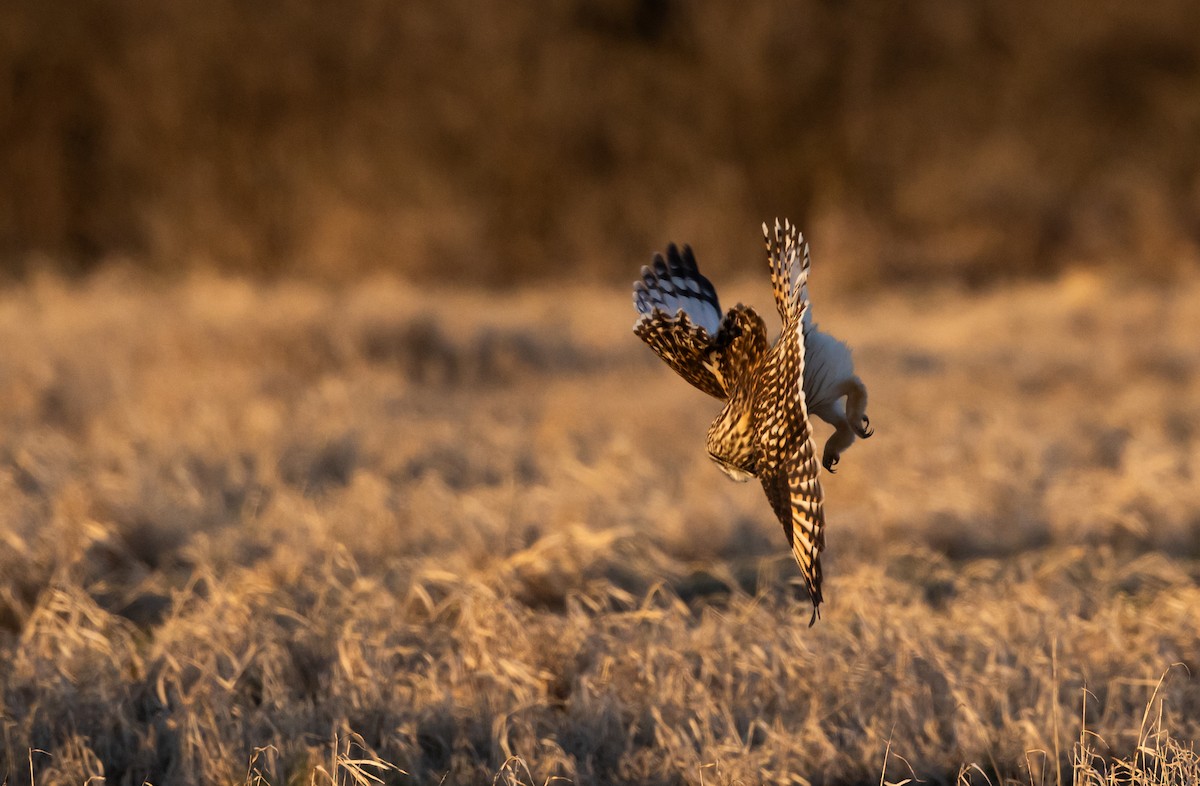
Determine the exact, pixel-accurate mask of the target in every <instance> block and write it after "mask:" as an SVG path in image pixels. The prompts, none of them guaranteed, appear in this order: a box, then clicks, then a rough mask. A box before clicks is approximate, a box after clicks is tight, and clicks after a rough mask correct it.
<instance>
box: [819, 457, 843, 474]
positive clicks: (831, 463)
mask: <svg viewBox="0 0 1200 786" xmlns="http://www.w3.org/2000/svg"><path fill="white" fill-rule="evenodd" d="M841 460H842V457H841V456H826V457H825V460H824V461H822V462H821V465H822V466H824V467H825V471H826V472H828V473H829V474H831V475H836V474H837V470H836V469H834V467H836V466H837V465H838V462H839V461H841Z"/></svg>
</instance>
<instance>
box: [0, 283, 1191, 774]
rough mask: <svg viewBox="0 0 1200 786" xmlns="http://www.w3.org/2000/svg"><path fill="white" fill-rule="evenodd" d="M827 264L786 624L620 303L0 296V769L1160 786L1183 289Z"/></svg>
mask: <svg viewBox="0 0 1200 786" xmlns="http://www.w3.org/2000/svg"><path fill="white" fill-rule="evenodd" d="M825 285H826V280H825V277H824V276H822V275H821V274H820V272H819V271H818V272H817V278H816V280H815V281H814V296H815V297H816V306H815V309H816V314H817V317H818V319H819V320H820V321H821V322H822V324H823V325H825V326H826V327H828V328H829V329H831V330H832V331H833V332H835V333H836V334H838V335H839V336H842V337H844V338H846V339H847V340H848V341H850V342H851V343H852V344H853V345H854V346H855V348H856V355H857V359H858V364H859V370H860V372H861V373H862V375H863V377H864V378H865V379H866V380H867V381H868V384H869V385H870V387H871V394H872V400H871V401H872V403H871V414H872V421H873V423H875V425H876V426H877V429H878V434H877V436H876V437H874V438H873V439H872V440H870V441H869V442H865V443H862V444H859V445H856V446H855V447H854V448H853V449H852V450H851V451H850V452H849V453H848V454H847V455H846V456H845V460H844V462H843V465H842V467H841V471H840V472H839V473H838V474H837V475H836V476H834V477H832V478H827V482H826V490H827V494H828V498H829V501H828V513H829V548H828V551H827V557H826V574H827V576H828V592H827V595H828V600H829V603H828V607H827V609H826V613H825V615H824V618H823V620H822V621H821V622H820V623H818V624H817V625H816V626H815V627H813V628H811V629H810V628H808V627H806V623H807V620H808V610H807V600H806V599H805V598H804V597H803V591H802V590H800V589H798V586H797V584H796V581H795V579H796V572H795V568H794V565H793V564H792V563H791V561H790V558H789V557H788V555H787V553H786V549H785V548H784V547H783V543H782V536H781V534H780V533H779V531H778V524H777V523H776V522H774V521H773V519H772V517H771V515H770V512H769V509H768V506H767V505H766V504H765V501H764V500H763V498H762V494H761V490H759V489H758V488H756V487H754V486H753V485H745V486H743V485H737V484H732V483H728V482H726V481H725V480H724V479H723V477H722V476H721V475H720V473H718V472H717V471H716V469H715V467H713V466H711V462H709V460H708V459H707V457H706V456H705V455H704V452H703V449H702V444H703V433H704V429H705V428H706V426H707V423H708V420H709V419H710V417H711V416H712V415H713V414H714V409H715V402H713V401H711V400H709V399H707V398H705V397H704V396H703V395H702V394H700V393H698V392H696V391H692V390H690V389H689V388H688V387H687V386H686V385H685V384H684V383H683V382H681V381H680V380H679V379H677V378H675V377H674V376H673V375H672V374H671V373H670V372H669V370H667V369H666V368H664V367H662V365H661V363H659V362H658V361H657V360H656V359H655V358H654V357H653V356H652V355H651V354H650V352H649V351H648V350H647V349H646V348H645V347H643V346H641V345H640V344H639V343H638V342H637V341H636V339H635V338H634V337H633V336H632V335H631V334H630V332H629V325H630V324H631V322H632V317H633V312H632V310H631V309H630V308H629V306H628V294H627V293H626V292H625V291H624V290H623V289H622V290H619V291H618V290H607V289H603V288H602V289H600V290H593V291H590V292H583V291H579V290H575V289H568V288H565V287H551V288H543V289H540V290H536V291H533V290H530V291H523V292H517V293H512V294H508V295H503V296H501V295H485V294H481V293H476V294H464V293H459V292H455V291H452V290H448V289H417V288H413V287H411V286H410V285H407V284H401V283H398V282H397V281H395V280H393V279H391V278H378V279H374V280H371V281H367V282H363V283H361V284H356V285H348V286H343V287H336V288H320V287H317V286H315V285H311V284H298V283H294V282H293V283H288V282H280V283H277V284H273V285H270V286H263V285H257V284H251V283H247V282H245V281H239V280H235V279H225V278H215V277H210V276H193V277H189V278H187V279H186V280H184V281H182V282H180V283H177V284H173V285H162V284H155V285H146V284H144V282H143V280H142V279H140V278H139V277H137V276H135V275H132V274H129V273H128V272H121V271H119V270H110V271H108V272H106V273H105V274H104V275H101V276H98V277H93V278H90V279H87V280H85V281H83V282H77V283H66V282H64V281H61V280H59V279H56V278H52V277H36V278H35V279H34V280H33V281H31V282H30V284H29V285H28V286H26V287H24V288H20V289H10V290H7V291H5V292H3V293H2V294H0V347H3V348H4V349H3V351H2V352H0V433H2V435H3V438H2V439H0V446H2V447H0V498H2V499H3V504H2V505H0V517H3V519H2V521H0V537H2V538H3V539H4V548H3V549H0V663H3V664H4V667H3V668H2V669H0V767H2V768H3V772H4V775H3V778H4V780H5V781H6V782H8V783H13V784H19V783H27V782H29V781H30V780H31V774H32V780H33V781H35V782H37V783H40V784H68V783H70V784H78V783H83V782H86V781H88V780H89V779H95V778H99V777H103V778H104V779H105V782H114V783H116V782H130V783H142V782H143V781H148V782H152V783H178V784H189V783H196V784H201V783H203V784H209V783H243V782H244V783H263V782H266V783H326V782H332V783H352V782H354V783H364V782H366V781H368V780H370V779H371V778H379V779H380V780H382V781H383V782H386V783H462V784H478V783H491V782H499V783H513V784H516V783H524V784H538V785H539V786H540V785H541V784H544V783H553V782H561V781H557V780H555V779H559V778H563V779H567V780H568V781H570V782H573V783H578V784H612V783H623V784H701V783H703V784H720V783H724V784H749V783H815V784H840V783H867V782H870V783H879V782H880V780H881V775H882V780H885V781H887V782H900V781H903V780H904V779H905V778H907V777H912V776H917V777H920V778H922V779H924V780H925V781H926V782H929V783H955V782H961V781H965V782H971V783H975V784H981V783H985V782H990V783H994V784H999V783H1021V784H1027V783H1033V784H1052V783H1066V782H1069V781H1070V779H1071V778H1072V777H1074V778H1075V779H1076V781H1077V782H1080V783H1095V784H1101V783H1102V784H1117V783H1127V782H1132V783H1139V784H1166V783H1182V782H1188V779H1189V778H1190V777H1191V775H1190V774H1194V773H1195V770H1196V758H1195V755H1194V753H1193V752H1192V748H1191V744H1192V742H1193V741H1194V740H1195V739H1196V738H1197V733H1198V731H1200V728H1198V724H1200V721H1198V720H1197V719H1198V718H1200V712H1198V707H1200V688H1198V687H1197V683H1196V680H1195V677H1194V675H1195V674H1196V673H1197V668H1198V667H1200V663H1198V662H1197V660H1196V657H1197V656H1196V653H1197V652H1198V651H1200V649H1198V647H1200V632H1198V631H1200V588H1198V587H1197V576H1200V538H1198V537H1197V533H1198V532H1200V518H1198V514H1197V511H1198V510H1200V483H1197V480H1196V477H1197V474H1196V473H1197V472H1198V471H1200V466H1198V465H1197V444H1198V442H1197V440H1198V439H1200V430H1198V427H1200V423H1198V421H1197V415H1196V413H1197V412H1200V382H1198V379H1200V377H1198V376H1197V374H1198V370H1200V352H1198V350H1197V348H1196V344H1195V341H1194V337H1195V336H1196V335H1197V334H1198V332H1200V321H1198V320H1200V314H1198V312H1197V311H1196V310H1195V309H1194V308H1193V305H1194V303H1195V302H1197V298H1198V297H1200V284H1197V282H1195V281H1194V280H1192V281H1186V282H1184V283H1181V284H1180V285H1178V286H1175V287H1172V288H1155V287H1150V286H1146V285H1133V284H1131V283H1130V282H1129V281H1128V280H1125V279H1119V278H1115V277H1107V276H1100V275H1094V274H1085V273H1079V274H1073V275H1071V276H1067V277H1065V278H1062V279H1060V280H1057V281H1055V282H1052V283H1044V284H1038V285H1021V286H1018V287H1007V288H1001V289H998V290H996V291H994V292H992V293H991V294H987V295H982V296H967V295H964V294H962V293H960V292H957V291H955V290H953V289H939V288H933V289H927V290H925V291H922V292H916V291H908V292H905V291H894V292H890V293H886V294H879V295H875V296H871V297H854V298H851V297H847V296H835V295H831V294H830V293H828V292H827V291H826V289H825ZM723 291H724V293H726V294H727V296H729V297H730V298H734V299H736V298H738V297H740V298H741V299H743V300H745V301H746V302H758V303H763V302H765V301H764V298H766V297H767V291H766V289H765V284H764V283H763V282H762V281H759V280H756V281H754V282H749V283H744V284H740V285H734V286H728V287H725V288H724V290H723ZM1174 664H1181V665H1178V666H1176V665H1174ZM1164 673H1165V674H1166V677H1165V678H1164V679H1162V680H1161V682H1160V678H1161V677H1162V676H1163V675H1164ZM1147 713H1149V714H1148V715H1147ZM1129 773H1133V774H1132V775H1130V774H1129ZM1189 773H1190V774H1189ZM364 779H366V780H364Z"/></svg>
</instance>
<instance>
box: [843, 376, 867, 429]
mask: <svg viewBox="0 0 1200 786" xmlns="http://www.w3.org/2000/svg"><path fill="white" fill-rule="evenodd" d="M842 392H843V393H845V394H846V421H847V422H848V424H849V426H850V428H852V429H854V433H855V434H857V435H858V436H860V437H862V438H863V439H867V438H868V437H870V436H871V435H872V434H874V433H875V430H874V429H873V428H871V419H870V418H868V417H867V386H866V385H864V384H863V383H862V380H861V379H859V378H858V377H857V376H853V377H850V378H849V379H847V380H846V381H845V382H843V383H842Z"/></svg>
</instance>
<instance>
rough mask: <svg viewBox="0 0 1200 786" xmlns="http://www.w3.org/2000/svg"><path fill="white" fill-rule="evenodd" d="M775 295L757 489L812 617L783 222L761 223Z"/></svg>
mask: <svg viewBox="0 0 1200 786" xmlns="http://www.w3.org/2000/svg"><path fill="white" fill-rule="evenodd" d="M763 234H764V236H766V241H767V257H768V262H769V266H770V269H771V280H772V282H773V284H774V289H775V301H776V305H778V307H779V314H780V316H781V317H782V318H783V323H784V325H783V332H782V333H781V334H780V335H779V339H778V340H777V341H776V342H775V346H774V347H772V349H771V354H770V356H769V357H768V359H767V363H766V365H765V367H764V374H763V384H762V387H763V395H762V396H761V397H760V398H759V401H758V402H757V406H758V407H760V410H759V413H758V422H759V424H760V425H759V433H760V434H761V435H762V440H763V443H764V444H763V445H762V451H763V459H762V463H761V467H760V470H759V478H760V479H761V480H762V485H763V491H765V492H766V494H767V499H768V500H769V501H770V503H771V507H772V508H773V509H774V511H775V515H776V516H777V517H778V518H779V522H780V523H781V524H782V525H783V532H784V534H785V535H786V536H787V539H788V544H789V545H790V546H791V547H792V556H794V557H795V558H796V564H798V565H799V566H800V572H801V573H802V574H803V576H804V583H805V584H806V585H807V587H808V592H809V596H810V597H811V598H812V603H813V617H812V621H811V622H810V623H809V624H810V625H811V624H812V623H813V622H816V620H817V617H818V616H819V613H820V606H821V602H822V600H823V597H822V595H821V550H822V549H823V548H824V547H825V511H824V494H823V493H822V491H821V482H820V480H819V477H818V476H819V473H820V465H819V464H818V463H817V457H816V447H815V446H814V444H813V439H812V437H813V433H812V426H811V425H810V423H809V420H808V408H807V404H806V400H805V395H804V387H803V379H804V361H805V357H804V354H805V344H804V328H803V323H804V316H805V314H806V313H807V312H808V298H807V294H808V270H809V261H808V244H807V243H805V242H804V237H803V236H802V235H800V233H799V232H798V231H797V230H796V228H795V227H794V226H792V225H791V224H790V223H789V224H786V225H785V226H784V227H782V228H781V227H780V226H779V222H778V221H777V222H776V223H775V232H774V237H772V236H771V234H770V233H768V231H767V226H766V225H765V224H764V225H763Z"/></svg>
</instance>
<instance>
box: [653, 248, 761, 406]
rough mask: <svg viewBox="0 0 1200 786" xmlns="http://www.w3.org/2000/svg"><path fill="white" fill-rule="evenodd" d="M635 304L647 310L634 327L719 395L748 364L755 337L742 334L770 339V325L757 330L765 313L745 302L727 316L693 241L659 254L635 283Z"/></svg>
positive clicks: (677, 365)
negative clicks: (698, 260)
mask: <svg viewBox="0 0 1200 786" xmlns="http://www.w3.org/2000/svg"><path fill="white" fill-rule="evenodd" d="M633 305H634V307H635V308H636V309H637V310H638V313H639V314H641V317H639V319H638V321H637V322H636V323H634V326H633V332H634V333H635V334H637V336H638V337H639V338H640V339H642V340H643V341H645V342H646V343H647V344H649V345H650V348H651V349H653V350H654V351H655V352H656V353H657V354H658V356H659V357H661V358H662V359H663V360H664V361H666V363H667V365H668V366H670V367H671V368H673V369H675V371H676V372H677V373H678V374H679V375H680V376H681V377H683V378H684V379H686V380H687V381H688V382H690V383H691V384H692V385H694V386H695V387H697V388H699V389H700V390H703V391H704V392H705V393H707V394H709V395H710V396H714V397H716V398H719V399H725V398H728V397H729V394H730V392H731V390H732V388H733V384H734V381H735V379H736V377H737V375H738V374H739V373H740V369H741V367H742V366H743V365H744V362H745V357H744V355H745V354H746V344H748V343H749V342H747V341H744V340H740V339H742V337H743V336H744V335H746V334H747V333H748V332H749V333H753V334H754V336H755V338H756V339H757V337H758V336H759V335H762V336H764V338H763V339H762V343H765V327H763V328H762V329H761V330H755V327H756V326H757V325H761V324H762V319H761V318H760V317H759V316H758V315H757V314H755V313H754V312H753V311H752V310H751V309H748V308H745V307H744V306H740V305H739V306H737V307H736V308H733V309H730V311H729V313H728V314H726V315H725V316H724V317H722V316H721V305H720V302H719V301H718V300H717V290H716V289H715V288H714V287H713V285H712V283H711V282H710V281H709V280H708V279H707V278H705V277H704V276H703V275H701V273H700V270H699V268H697V267H696V258H695V256H694V255H693V254H692V249H691V248H690V247H688V246H684V247H683V251H682V252H681V251H680V250H679V249H678V248H676V247H675V245H674V244H673V243H672V244H671V245H669V246H667V256H666V258H665V259H664V258H663V256H662V254H655V255H654V260H653V263H652V264H651V265H647V266H645V267H643V268H642V278H641V280H640V281H635V282H634V284H633ZM754 343H755V349H757V348H758V347H757V344H758V343H759V341H757V340H756V341H755V342H754Z"/></svg>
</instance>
